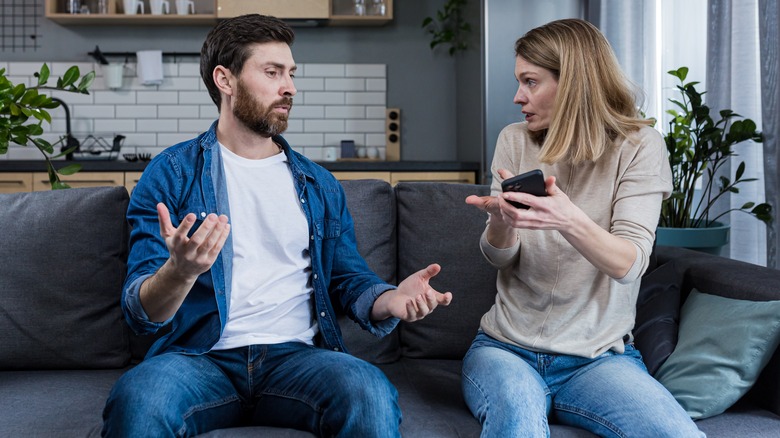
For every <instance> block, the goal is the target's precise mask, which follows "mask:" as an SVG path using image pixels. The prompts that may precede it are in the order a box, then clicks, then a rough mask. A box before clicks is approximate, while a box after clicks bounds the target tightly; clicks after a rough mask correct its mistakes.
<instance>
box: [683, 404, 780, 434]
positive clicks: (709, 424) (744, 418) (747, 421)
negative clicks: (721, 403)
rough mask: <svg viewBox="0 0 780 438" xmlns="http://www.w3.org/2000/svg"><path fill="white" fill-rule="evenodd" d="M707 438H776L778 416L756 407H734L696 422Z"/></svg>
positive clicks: (779, 423) (778, 426)
mask: <svg viewBox="0 0 780 438" xmlns="http://www.w3.org/2000/svg"><path fill="white" fill-rule="evenodd" d="M696 425H697V426H699V430H701V431H702V432H704V433H705V434H706V435H707V438H734V437H750V438H778V437H780V416H778V415H776V414H773V413H771V412H769V411H767V410H763V409H758V408H756V407H746V408H740V407H735V408H732V409H729V410H728V411H726V412H724V413H722V414H720V415H717V416H715V417H710V418H707V419H704V420H699V421H697V422H696Z"/></svg>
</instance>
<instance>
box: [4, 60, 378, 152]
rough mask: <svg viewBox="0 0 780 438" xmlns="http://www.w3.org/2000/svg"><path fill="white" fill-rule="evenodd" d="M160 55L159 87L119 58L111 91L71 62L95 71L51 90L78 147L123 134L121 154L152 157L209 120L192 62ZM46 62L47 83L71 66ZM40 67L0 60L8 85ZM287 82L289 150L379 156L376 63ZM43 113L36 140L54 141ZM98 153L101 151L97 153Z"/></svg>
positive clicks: (59, 130)
mask: <svg viewBox="0 0 780 438" xmlns="http://www.w3.org/2000/svg"><path fill="white" fill-rule="evenodd" d="M165 59H166V61H167V62H164V63H163V75H164V79H163V83H162V84H160V85H151V86H149V85H142V84H141V83H140V81H139V79H138V77H137V75H136V74H135V71H136V64H135V63H127V64H125V65H124V73H125V77H124V78H123V79H124V80H123V84H122V87H121V88H119V89H116V90H112V89H108V88H107V87H106V84H105V81H104V78H103V75H102V69H101V68H100V66H99V65H97V64H93V63H78V64H76V65H77V66H78V67H79V69H80V70H81V71H90V70H94V71H95V72H96V73H97V75H98V77H97V78H96V80H95V82H94V83H93V85H92V86H91V87H90V94H88V95H84V94H75V93H69V92H64V91H57V92H54V93H52V95H53V96H55V97H58V98H60V99H62V100H63V101H65V102H66V104H67V105H68V108H69V111H70V115H71V118H70V122H71V131H72V133H73V135H74V137H76V139H78V140H79V141H80V142H81V144H82V150H86V149H90V147H94V149H93V150H94V151H100V150H105V149H107V148H108V147H109V146H110V145H112V143H113V138H114V137H115V136H116V135H117V134H120V135H123V136H125V139H124V141H123V145H122V150H121V155H122V156H124V154H141V153H146V154H151V155H152V156H153V155H156V154H157V153H159V152H160V151H161V150H162V149H164V148H166V147H168V146H170V145H172V144H175V143H178V142H180V141H184V140H187V139H190V138H193V137H195V136H197V135H198V134H199V133H200V132H202V131H204V130H206V129H207V128H208V127H209V126H210V125H211V123H212V122H213V121H214V120H215V119H216V118H217V117H218V113H217V109H216V105H214V103H213V102H212V101H211V98H210V97H209V95H208V92H207V91H206V88H205V86H204V85H203V81H202V80H201V79H200V72H199V64H198V62H197V59H195V60H177V62H171V60H170V59H168V58H167V57H166V58H165ZM49 66H50V69H51V71H52V79H51V80H50V83H54V82H55V80H56V79H55V78H56V77H59V76H61V75H62V74H64V73H65V71H66V70H67V69H68V68H69V67H70V66H71V64H70V63H66V62H53V63H49ZM40 67H41V64H40V63H38V62H21V61H20V62H7V63H3V62H0V68H6V69H7V71H8V73H9V79H10V80H11V82H13V83H25V84H26V85H28V86H29V85H31V83H30V81H31V80H32V75H33V73H35V72H37V71H38V70H39V69H40ZM295 85H296V88H297V89H298V94H297V95H296V97H295V99H294V102H295V104H294V107H293V110H292V114H293V117H292V118H291V119H290V123H289V125H288V129H287V132H286V133H285V135H284V136H285V138H286V139H287V141H288V142H290V144H291V145H292V146H293V147H294V148H295V149H296V150H298V151H299V152H301V153H303V154H305V155H306V156H308V157H309V158H312V159H314V160H319V159H321V158H322V157H323V148H324V147H325V146H338V145H339V144H340V142H341V140H353V141H355V145H356V146H357V147H358V148H366V149H376V151H377V153H378V155H379V156H380V157H384V146H385V135H384V131H385V101H386V99H387V98H386V94H385V90H386V66H385V65H384V64H299V65H298V71H297V72H296V80H295ZM49 113H50V115H51V116H52V124H51V127H50V128H46V129H45V132H46V134H45V135H44V136H43V138H44V139H46V140H48V141H49V142H51V143H54V142H56V141H58V139H59V138H60V136H62V135H64V134H65V133H66V112H65V110H64V109H59V108H57V109H53V110H50V111H49ZM89 135H92V136H93V137H89ZM101 139H102V140H101ZM101 146H104V147H102V148H101ZM103 157H106V153H102V154H101V155H98V156H97V158H103ZM40 158H41V155H40V152H38V150H37V149H35V148H33V147H23V146H18V145H12V146H11V147H10V148H9V151H8V153H7V154H5V155H3V156H0V159H10V160H22V159H40Z"/></svg>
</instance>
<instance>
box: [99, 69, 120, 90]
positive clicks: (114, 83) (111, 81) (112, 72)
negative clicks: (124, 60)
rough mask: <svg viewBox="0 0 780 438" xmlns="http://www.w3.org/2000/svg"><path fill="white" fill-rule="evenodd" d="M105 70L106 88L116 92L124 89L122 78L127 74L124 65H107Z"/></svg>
mask: <svg viewBox="0 0 780 438" xmlns="http://www.w3.org/2000/svg"><path fill="white" fill-rule="evenodd" d="M102 68H103V79H104V80H105V82H106V88H110V89H112V90H116V89H119V88H122V77H123V76H124V73H125V66H124V64H105V65H103V66H102Z"/></svg>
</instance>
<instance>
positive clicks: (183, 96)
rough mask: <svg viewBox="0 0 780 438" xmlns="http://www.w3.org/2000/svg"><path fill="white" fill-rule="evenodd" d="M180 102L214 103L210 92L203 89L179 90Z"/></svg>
mask: <svg viewBox="0 0 780 438" xmlns="http://www.w3.org/2000/svg"><path fill="white" fill-rule="evenodd" d="M179 103H183V104H198V105H205V104H207V103H210V104H212V105H213V104H214V103H213V102H212V101H211V98H210V97H209V95H208V93H204V92H202V91H179Z"/></svg>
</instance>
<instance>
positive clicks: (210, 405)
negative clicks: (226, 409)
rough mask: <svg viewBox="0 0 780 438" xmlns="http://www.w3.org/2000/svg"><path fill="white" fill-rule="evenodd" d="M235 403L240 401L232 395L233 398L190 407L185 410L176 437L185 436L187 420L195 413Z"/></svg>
mask: <svg viewBox="0 0 780 438" xmlns="http://www.w3.org/2000/svg"><path fill="white" fill-rule="evenodd" d="M236 401H240V399H239V397H238V396H237V395H233V396H230V397H227V398H222V399H219V400H214V401H211V402H208V403H203V404H199V405H195V406H192V407H190V408H189V409H187V412H185V413H184V414H183V415H182V420H184V422H183V424H182V428H181V429H179V431H178V433H177V434H176V436H185V435H186V431H187V419H189V418H190V417H191V416H193V415H195V414H196V413H198V412H201V411H205V410H206V409H211V408H215V407H218V406H224V405H227V404H230V403H233V402H236Z"/></svg>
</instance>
